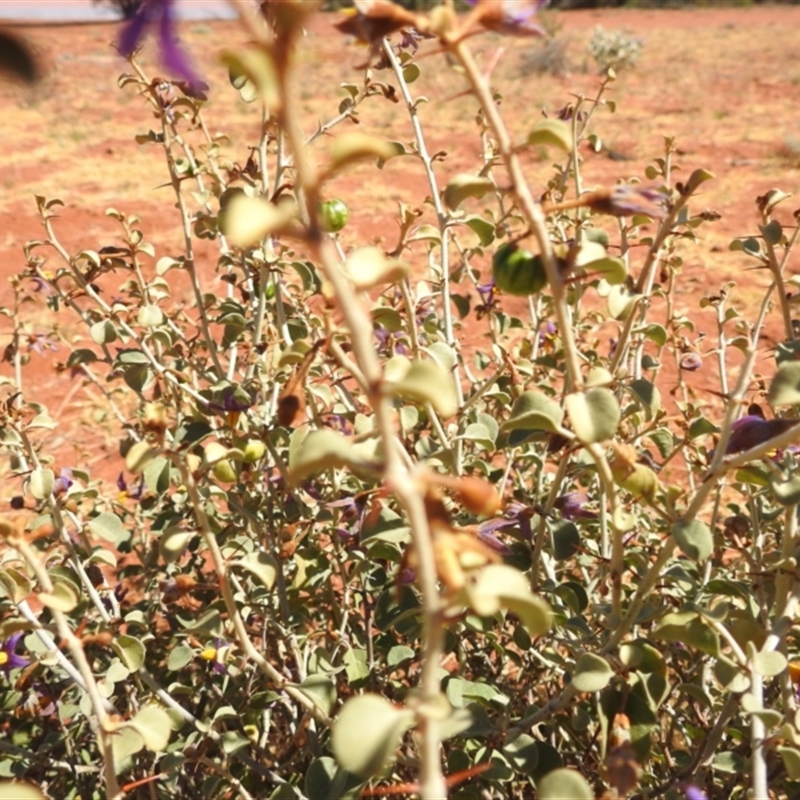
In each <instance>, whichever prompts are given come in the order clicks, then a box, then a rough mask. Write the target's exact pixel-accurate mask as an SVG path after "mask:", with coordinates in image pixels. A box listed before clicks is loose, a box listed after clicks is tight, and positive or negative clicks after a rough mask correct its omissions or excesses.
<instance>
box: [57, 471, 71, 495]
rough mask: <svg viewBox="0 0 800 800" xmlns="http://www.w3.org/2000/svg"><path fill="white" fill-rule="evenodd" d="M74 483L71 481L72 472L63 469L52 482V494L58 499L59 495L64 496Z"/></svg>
mask: <svg viewBox="0 0 800 800" xmlns="http://www.w3.org/2000/svg"><path fill="white" fill-rule="evenodd" d="M73 483H75V481H73V480H72V470H71V469H70V468H69V467H64V468H63V469H62V470H61V472H60V473H59V476H58V477H57V478H56V479H55V480H54V481H53V494H54V495H55V496H56V497H58V496H59V495H60V494H66V492H67V490H68V489H69V487H70V486H72V484H73Z"/></svg>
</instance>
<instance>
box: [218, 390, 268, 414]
mask: <svg viewBox="0 0 800 800" xmlns="http://www.w3.org/2000/svg"><path fill="white" fill-rule="evenodd" d="M257 400H258V397H257V396H253V395H252V394H251V393H250V392H248V391H247V390H246V389H245V388H244V387H243V386H233V385H231V386H226V387H225V388H224V389H222V391H219V392H215V393H214V399H213V400H211V401H209V402H208V408H209V410H210V411H217V412H219V413H222V414H237V413H239V412H240V411H245V410H246V409H248V408H250V407H251V406H254V405H255V404H256V401H257Z"/></svg>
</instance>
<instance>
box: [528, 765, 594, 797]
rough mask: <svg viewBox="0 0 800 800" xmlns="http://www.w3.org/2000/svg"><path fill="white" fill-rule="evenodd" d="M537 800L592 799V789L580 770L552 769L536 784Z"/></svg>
mask: <svg viewBox="0 0 800 800" xmlns="http://www.w3.org/2000/svg"><path fill="white" fill-rule="evenodd" d="M537 789H538V790H539V792H538V794H539V800H594V791H593V790H592V787H591V786H590V785H589V782H588V781H587V780H586V778H584V777H583V775H581V774H580V772H576V771H575V770H572V769H564V768H561V769H554V770H552V771H551V772H548V773H547V775H545V776H544V777H543V778H542V779H541V780H540V781H539V785H538V786H537Z"/></svg>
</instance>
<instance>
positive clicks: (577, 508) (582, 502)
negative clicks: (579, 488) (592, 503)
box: [553, 492, 597, 521]
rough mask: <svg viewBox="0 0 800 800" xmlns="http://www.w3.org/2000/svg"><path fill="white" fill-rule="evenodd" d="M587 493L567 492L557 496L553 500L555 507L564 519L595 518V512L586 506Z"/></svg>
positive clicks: (587, 500)
mask: <svg viewBox="0 0 800 800" xmlns="http://www.w3.org/2000/svg"><path fill="white" fill-rule="evenodd" d="M588 502H589V495H588V494H586V493H585V492H567V493H566V494H562V495H561V497H557V498H556V499H555V501H554V502H553V505H554V506H555V508H557V509H558V510H559V511H560V512H561V516H562V517H564V519H568V520H570V521H572V520H576V519H597V512H596V511H592V510H591V509H588V508H586V504H587V503H588Z"/></svg>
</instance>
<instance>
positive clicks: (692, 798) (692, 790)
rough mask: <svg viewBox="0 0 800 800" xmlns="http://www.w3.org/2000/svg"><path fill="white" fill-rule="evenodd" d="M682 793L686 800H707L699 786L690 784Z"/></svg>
mask: <svg viewBox="0 0 800 800" xmlns="http://www.w3.org/2000/svg"><path fill="white" fill-rule="evenodd" d="M683 791H684V792H685V793H686V800H708V795H707V794H706V793H705V792H704V791H703V790H702V789H701V788H700V787H699V786H692V785H691V784H690V785H688V786H686V787H685V788H684V790H683Z"/></svg>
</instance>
